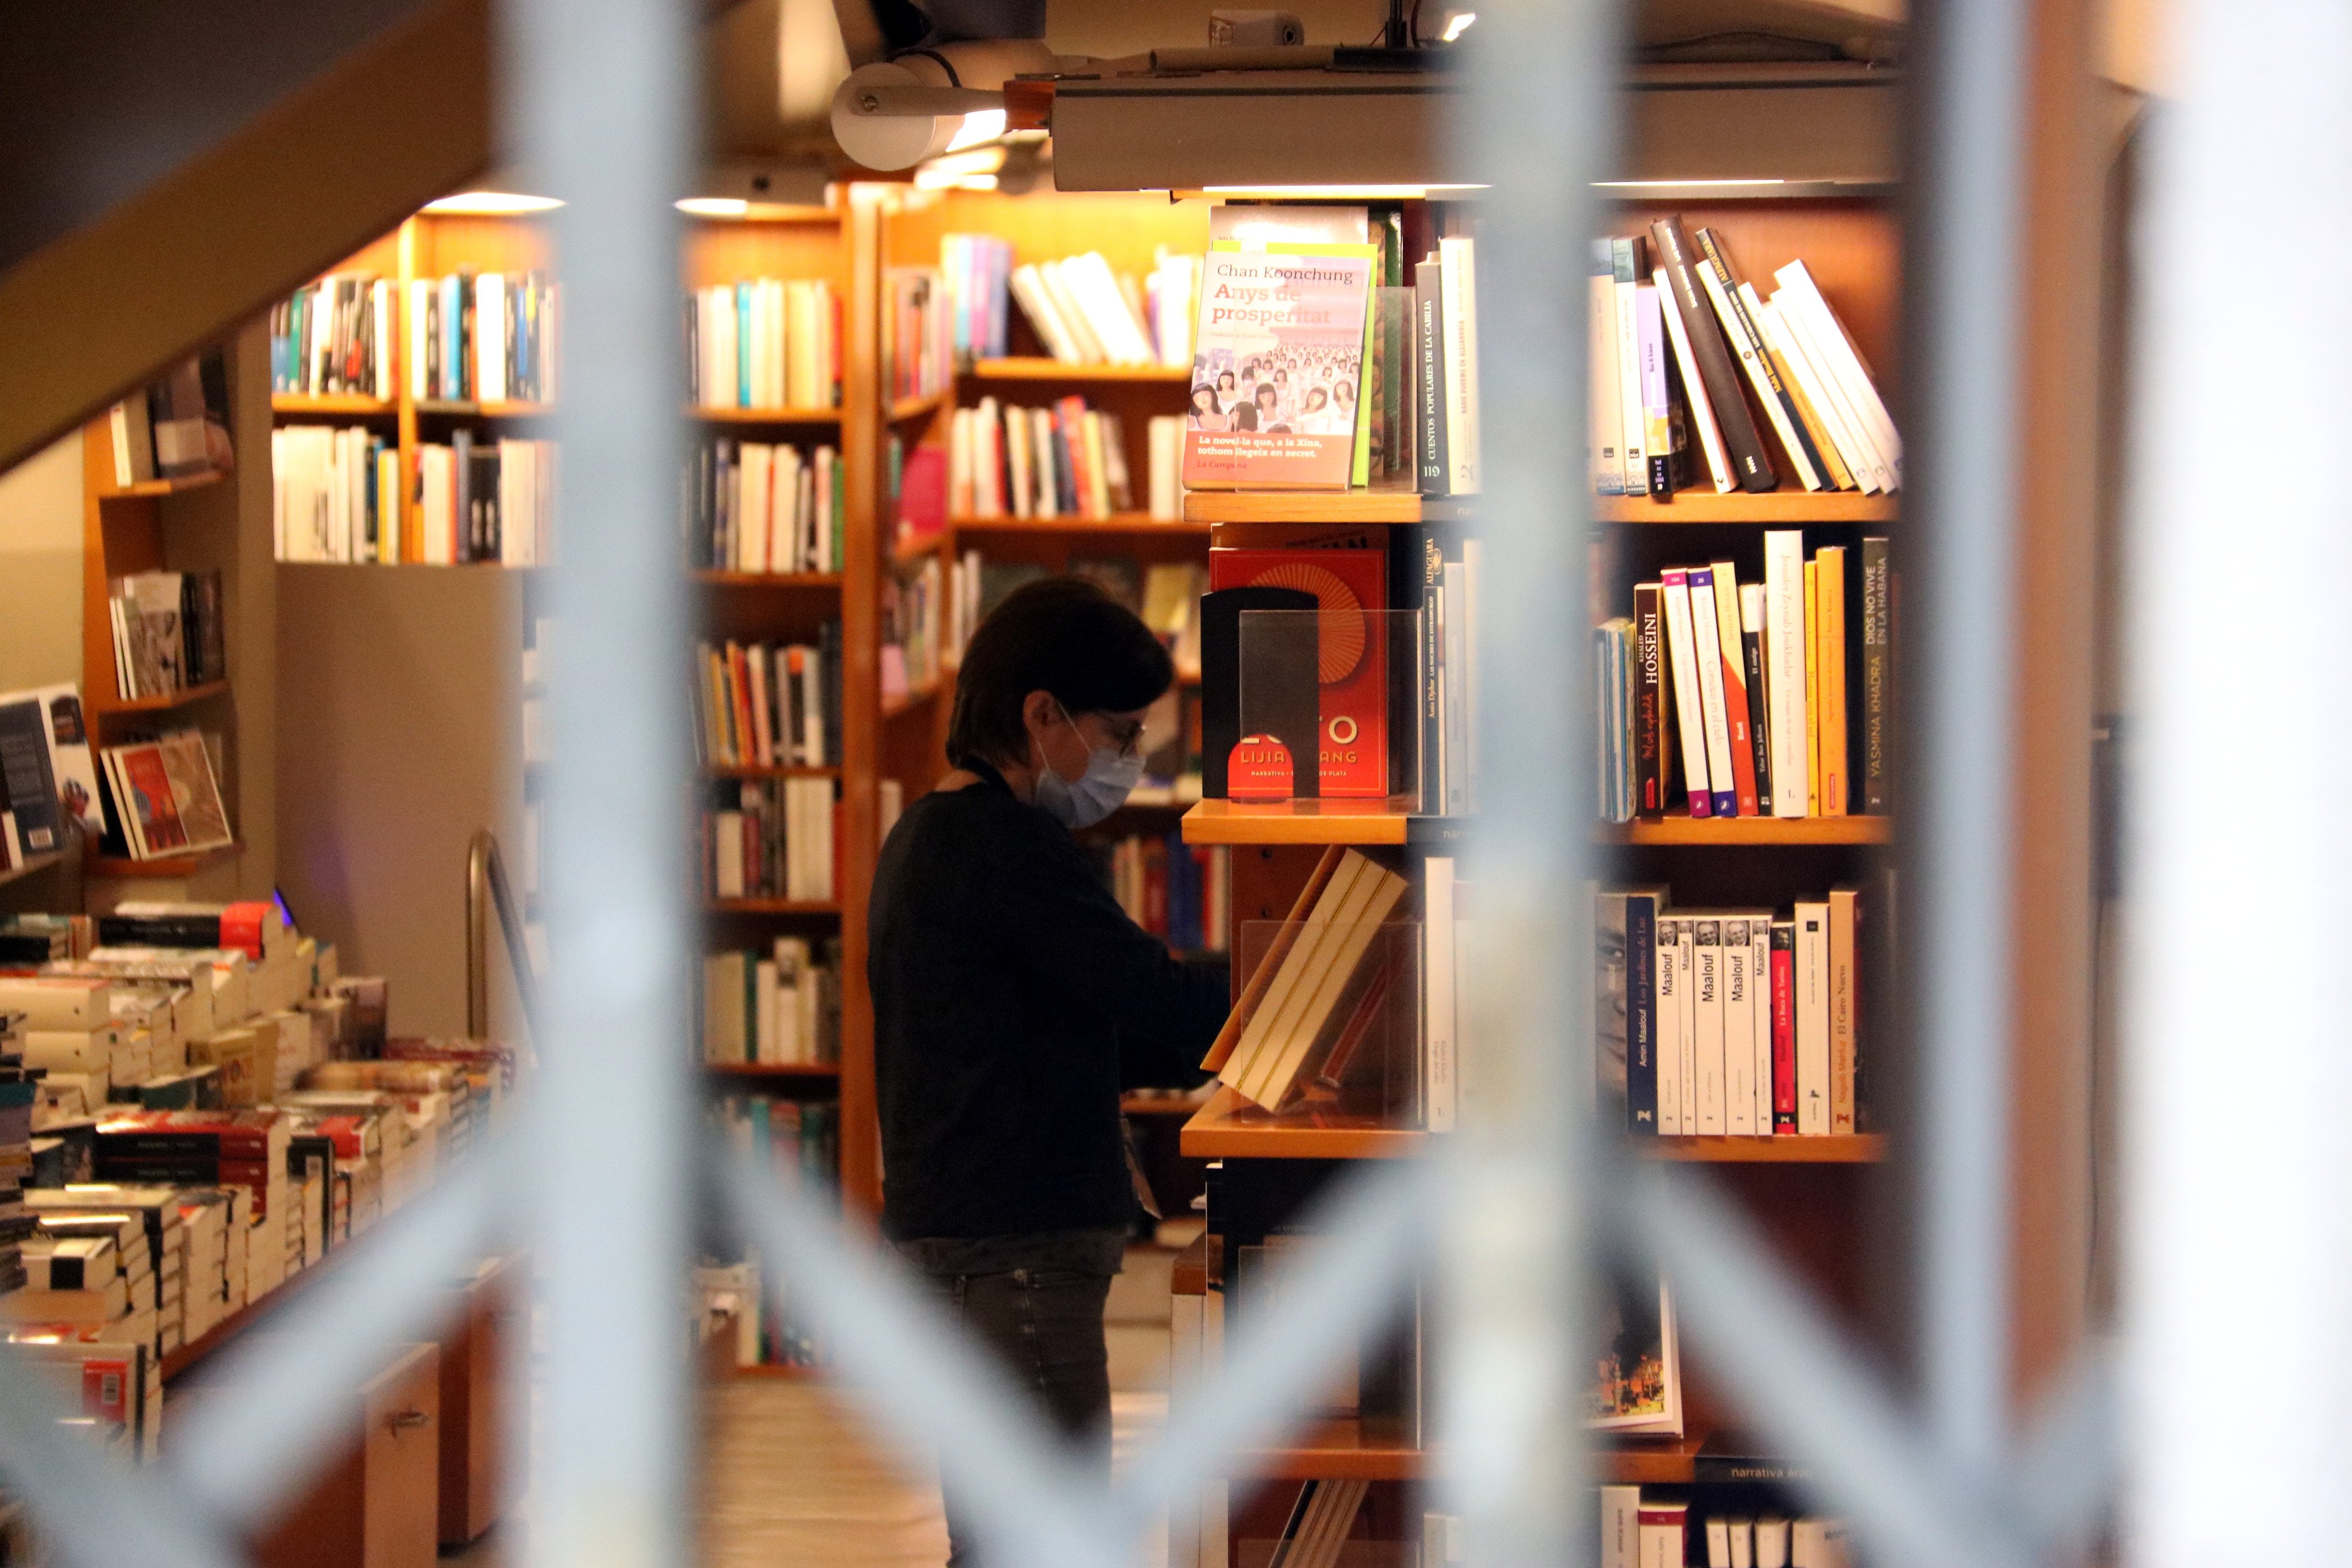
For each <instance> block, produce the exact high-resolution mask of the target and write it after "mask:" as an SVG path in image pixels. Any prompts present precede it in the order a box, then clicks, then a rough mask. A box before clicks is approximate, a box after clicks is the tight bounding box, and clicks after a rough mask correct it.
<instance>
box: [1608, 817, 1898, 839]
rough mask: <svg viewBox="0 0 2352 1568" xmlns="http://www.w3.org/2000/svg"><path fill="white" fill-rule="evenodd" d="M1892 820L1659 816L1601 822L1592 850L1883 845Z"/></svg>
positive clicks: (1892, 832)
mask: <svg viewBox="0 0 2352 1568" xmlns="http://www.w3.org/2000/svg"><path fill="white" fill-rule="evenodd" d="M1592 837H1593V842H1594V843H1596V844H1712V845H1723V846H1731V845H1743V844H1783V845H1810V844H1885V843H1889V842H1891V841H1892V840H1893V839H1894V837H1895V819H1894V818H1893V817H1891V816H1714V817H1709V816H1658V817H1636V818H1634V819H1633V821H1631V822H1604V823H1601V824H1599V825H1597V826H1595V827H1594V829H1593V834H1592Z"/></svg>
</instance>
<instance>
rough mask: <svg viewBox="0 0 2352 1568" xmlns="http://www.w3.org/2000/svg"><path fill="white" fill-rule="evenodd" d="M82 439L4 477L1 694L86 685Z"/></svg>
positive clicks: (0, 494)
mask: <svg viewBox="0 0 2352 1568" xmlns="http://www.w3.org/2000/svg"><path fill="white" fill-rule="evenodd" d="M81 529H82V519H81V436H80V433H79V432H76V433H75V434H74V435H72V436H69V437H67V438H66V439H64V440H62V441H59V442H58V444H57V445H55V446H53V447H48V448H47V450H45V451H43V452H40V453H38V454H37V455H36V456H34V457H30V458H26V459H25V461H23V462H22V463H19V464H18V465H17V466H16V467H15V468H11V469H9V470H8V471H7V472H6V473H5V474H0V691H16V690H21V689H24V688H26V687H28V686H54V685H56V684H57V683H58V682H59V681H64V680H74V681H79V679H81Z"/></svg>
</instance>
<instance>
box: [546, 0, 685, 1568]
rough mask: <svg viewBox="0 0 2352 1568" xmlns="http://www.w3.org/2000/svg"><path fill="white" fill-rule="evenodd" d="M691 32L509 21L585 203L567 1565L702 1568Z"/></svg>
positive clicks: (559, 1186) (551, 1230)
mask: <svg viewBox="0 0 2352 1568" xmlns="http://www.w3.org/2000/svg"><path fill="white" fill-rule="evenodd" d="M689 22H690V13H689V12H688V9H687V8H685V7H681V6H679V5H675V4H673V3H672V0H509V5H508V8H507V11H506V23H507V29H508V36H507V38H506V46H507V47H506V48H505V51H504V58H506V59H507V60H508V61H509V62H510V68H511V69H512V70H513V71H514V72H515V74H514V75H513V76H512V77H511V78H510V79H509V97H508V102H509V104H510V105H511V106H514V108H515V109H516V111H517V112H516V121H517V123H518V126H519V129H520V144H521V146H520V151H521V153H522V155H523V163H524V165H525V166H526V167H528V168H530V169H532V170H534V171H536V172H537V173H538V174H539V175H540V176H541V178H543V179H544V180H545V181H546V182H547V186H548V189H547V191H546V194H547V195H553V196H557V197H560V198H562V200H563V201H564V202H565V203H566V204H568V205H565V206H564V207H563V208H562V209H561V210H560V211H559V212H558V213H557V214H556V215H555V234H556V242H557V247H558V254H559V257H560V260H559V268H560V272H561V276H562V279H563V281H562V313H561V325H560V327H559V329H558V330H559V331H560V332H561V333H562V341H561V342H560V345H559V348H560V353H561V367H562V376H561V380H560V382H559V384H558V385H557V386H556V387H555V389H554V395H555V402H556V405H557V410H558V416H557V419H556V422H555V434H556V437H557V439H558V440H559V441H560V442H561V443H562V490H561V494H560V498H559V502H558V520H557V526H556V555H557V565H556V568H555V572H554V574H553V601H554V602H553V605H552V606H551V607H552V610H553V613H554V615H555V617H556V621H557V626H558V631H557V636H558V637H559V639H560V646H559V647H558V648H557V649H556V656H555V657H554V658H552V659H551V661H550V668H549V672H548V673H549V685H550V697H549V714H550V719H551V731H552V735H553V740H554V756H555V766H554V768H553V770H552V778H551V788H550V795H549V804H548V808H547V816H546V846H547V852H546V860H545V864H546V866H547V887H548V890H549V893H550V895H551V900H550V909H549V914H550V919H549V922H548V924H549V931H548V937H549V946H550V948H551V951H552V952H553V955H554V965H555V974H554V981H555V984H551V986H550V987H549V990H548V1002H549V1012H548V1025H549V1034H548V1038H547V1039H546V1040H545V1041H544V1042H543V1044H542V1047H541V1061H542V1062H543V1064H544V1066H543V1068H542V1070H541V1074H540V1076H539V1079H538V1080H537V1082H536V1084H535V1085H534V1089H533V1094H532V1097H531V1101H530V1104H529V1106H528V1107H527V1108H526V1109H525V1110H524V1111H523V1112H522V1114H523V1116H524V1117H525V1118H526V1121H525V1125H526V1126H527V1127H528V1128H529V1130H530V1134H531V1135H532V1136H531V1145H530V1151H529V1154H530V1158H529V1168H530V1174H529V1176H528V1177H527V1178H526V1180H525V1182H524V1184H523V1186H522V1191H523V1192H524V1193H525V1194H526V1195H527V1198H528V1201H529V1203H530V1210H531V1218H532V1219H533V1221H535V1223H536V1248H535V1254H534V1261H535V1263H536V1265H537V1267H538V1268H539V1270H540V1281H541V1295H540V1301H541V1307H542V1309H543V1320H544V1321H543V1323H542V1325H541V1339H540V1347H541V1358H540V1370H541V1373H542V1374H543V1375H542V1377H541V1380H540V1382H539V1385H538V1387H537V1388H536V1389H535V1390H533V1389H518V1390H516V1391H515V1394H514V1397H513V1403H512V1404H511V1405H510V1408H512V1409H515V1410H518V1411H529V1410H532V1409H534V1408H536V1410H537V1412H538V1419H537V1421H536V1422H535V1423H521V1422H519V1423H517V1425H518V1426H522V1425H533V1426H536V1428H537V1430H536V1434H535V1436H536V1437H537V1439H538V1442H537V1445H536V1449H537V1451H536V1453H535V1454H531V1455H529V1456H528V1457H529V1458H535V1459H536V1463H535V1464H533V1465H530V1466H529V1468H528V1471H527V1472H526V1470H525V1466H524V1465H521V1464H519V1465H518V1467H517V1469H518V1472H519V1473H530V1474H532V1475H533V1477H534V1479H535V1486H534V1489H533V1500H532V1508H531V1521H530V1533H529V1537H528V1548H529V1554H530V1562H532V1563H539V1564H543V1565H544V1568H583V1565H587V1564H594V1565H597V1568H607V1565H609V1568H678V1565H681V1564H683V1563H686V1562H688V1560H689V1558H690V1556H691V1553H692V1531H691V1528H690V1523H689V1520H688V1512H687V1502H688V1466H689V1464H690V1463H691V1460H692V1455H693V1435H692V1431H691V1428H690V1425H689V1421H688V1415H689V1397H688V1343H687V1342H688V1334H687V1332H686V1331H685V1330H686V1324H687V1321H688V1314H687V1306H686V1300H685V1292H686V1289H687V1280H688V1271H689V1268H690V1266H691V1264H692V1261H693V1255H692V1250H691V1248H692V1245H693V1234H694V1227H693V1226H692V1224H691V1222H690V1217H689V1216H690V1213H691V1205H690V1204H689V1196H690V1193H691V1190H692V1187H691V1184H692V1182H693V1165H692V1162H691V1159H690V1157H689V1143H688V1136H687V1134H688V1127H689V1124H690V1121H691V1096H692V1089H691V1083H690V1079H689V1078H688V1070H689V1069H688V1054H689V1053H688V1029H687V1017H688V1009H687V1005H686V1000H687V997H686V986H685V983H684V982H685V974H686V970H687V965H688V943H689V942H690V940H691V937H692V933H693V932H694V931H695V929H696V927H695V915H694V912H693V911H692V910H690V909H689V908H688V905H687V901H686V894H687V889H688V857H687V853H686V840H685V824H684V820H683V816H684V814H683V813H682V812H681V811H680V810H679V809H678V807H679V803H680V801H681V800H682V799H683V796H682V795H681V794H680V784H681V783H682V781H683V779H684V777H685V772H686V767H687V760H688V755H689V753H688V748H687V735H686V731H685V729H684V725H683V721H681V719H680V718H679V708H678V703H677V691H678V682H679V680H680V679H681V678H682V674H683V669H684V659H685V657H686V654H685V649H686V647H687V638H688V621H687V616H686V604H685V574H684V572H683V571H682V570H681V563H680V561H679V557H678V545H677V529H676V527H675V525H674V523H673V522H672V521H671V519H672V514H673V510H674V508H675V507H676V505H677V472H678V462H679V458H680V454H681V451H682V447H681V438H680V434H679V429H678V410H679V409H680V407H681V406H683V405H684V402H685V385H684V382H683V376H682V367H681V366H680V365H679V363H677V361H678V351H677V300H678V277H677V268H678V258H677V247H678V237H677V227H676V223H675V219H674V216H673V215H672V212H671V208H670V204H671V202H672V200H673V199H674V198H675V197H676V196H677V194H678V193H679V192H680V191H681V190H683V189H684V188H685V185H684V180H685V172H686V161H687V158H688V149H689V147H690V145H691V142H692V137H691V125H690V113H689V98H688V95H689V94H690V93H691V92H692V91H693V89H694V84H695V82H696V81H697V79H698V78H697V76H696V73H695V70H694V67H693V56H692V53H691V51H690V48H689V39H688V25H689ZM518 1360H519V1361H520V1362H521V1363H523V1367H522V1368H521V1369H520V1375H528V1369H529V1365H530V1362H529V1358H518ZM534 1394H536V1396H537V1397H536V1399H535V1400H534V1397H533V1395H534ZM523 1437H524V1435H523V1434H520V1433H518V1434H517V1435H516V1441H517V1442H518V1443H519V1444H520V1443H521V1442H522V1441H523ZM523 1457H524V1456H523V1455H521V1454H519V1458H523Z"/></svg>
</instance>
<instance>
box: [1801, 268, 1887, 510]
mask: <svg viewBox="0 0 2352 1568" xmlns="http://www.w3.org/2000/svg"><path fill="white" fill-rule="evenodd" d="M1772 276H1773V277H1775V278H1777V279H1780V287H1781V289H1783V290H1785V291H1786V292H1787V293H1788V294H1789V295H1790V298H1791V299H1792V300H1795V302H1796V304H1797V306H1798V308H1799V309H1800V310H1801V311H1802V312H1803V314H1804V318H1805V325H1806V327H1807V328H1808V329H1809V330H1810V331H1811V333H1812V337H1813V342H1815V343H1816V344H1817V345H1819V347H1820V348H1821V350H1822V354H1823V356H1824V357H1825V358H1827V359H1828V361H1829V362H1830V366H1831V368H1832V370H1833V371H1835V372H1836V374H1837V376H1838V379H1839V380H1840V381H1841V382H1843V384H1844V385H1845V392H1846V398H1847V401H1848V402H1849V403H1851V404H1852V405H1853V410H1854V412H1855V413H1856V414H1858V415H1859V416H1861V417H1862V420H1863V423H1864V425H1866V426H1868V427H1869V430H1870V437H1871V441H1872V443H1873V444H1874V446H1876V447H1877V448H1878V450H1879V453H1880V455H1881V456H1882V457H1883V458H1885V460H1886V462H1887V464H1888V465H1889V467H1890V468H1892V469H1893V472H1892V474H1891V475H1890V476H1888V478H1889V483H1888V485H1887V488H1888V489H1902V488H1903V441H1902V438H1901V437H1900V436H1899V435H1897V434H1896V432H1895V421H1894V419H1893V418H1892V417H1891V416H1889V415H1888V414H1887V412H1886V403H1885V399H1883V398H1881V397H1880V396H1879V395H1878V385H1877V383H1875V382H1874V381H1873V380H1872V379H1871V375H1870V369H1869V367H1868V366H1867V365H1864V363H1862V354H1861V353H1860V351H1859V350H1857V349H1856V348H1855V347H1854V346H1853V339H1852V338H1851V337H1849V336H1848V335H1847V333H1846V330H1845V324H1844V323H1843V322H1842V321H1839V320H1838V319H1837V312H1836V311H1834V310H1831V309H1830V302H1829V301H1828V300H1825V299H1823V298H1822V291H1821V289H1819V288H1818V287H1817V286H1816V285H1815V284H1814V282H1813V275H1812V274H1811V272H1809V271H1807V270H1806V268H1805V264H1804V263H1803V262H1802V261H1791V262H1790V263H1789V265H1787V266H1786V267H1783V268H1780V270H1779V271H1778V272H1775V273H1774V274H1772Z"/></svg>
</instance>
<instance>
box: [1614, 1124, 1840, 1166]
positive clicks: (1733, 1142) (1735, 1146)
mask: <svg viewBox="0 0 2352 1568" xmlns="http://www.w3.org/2000/svg"><path fill="white" fill-rule="evenodd" d="M1627 1146H1628V1147H1630V1148H1631V1149H1632V1150H1633V1152H1634V1153H1635V1154H1637V1155H1639V1156H1641V1157H1642V1158H1643V1159H1649V1160H1670V1161H1675V1162H1678V1163H1686V1164H1694V1165H1875V1164H1877V1163H1879V1162H1881V1161H1883V1160H1885V1158H1886V1139H1885V1136H1884V1135H1883V1134H1881V1133H1876V1132H1841V1133H1833V1134H1829V1135H1825V1136H1816V1137H1810V1138H1635V1139H1631V1140H1629V1141H1628V1145H1627Z"/></svg>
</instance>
